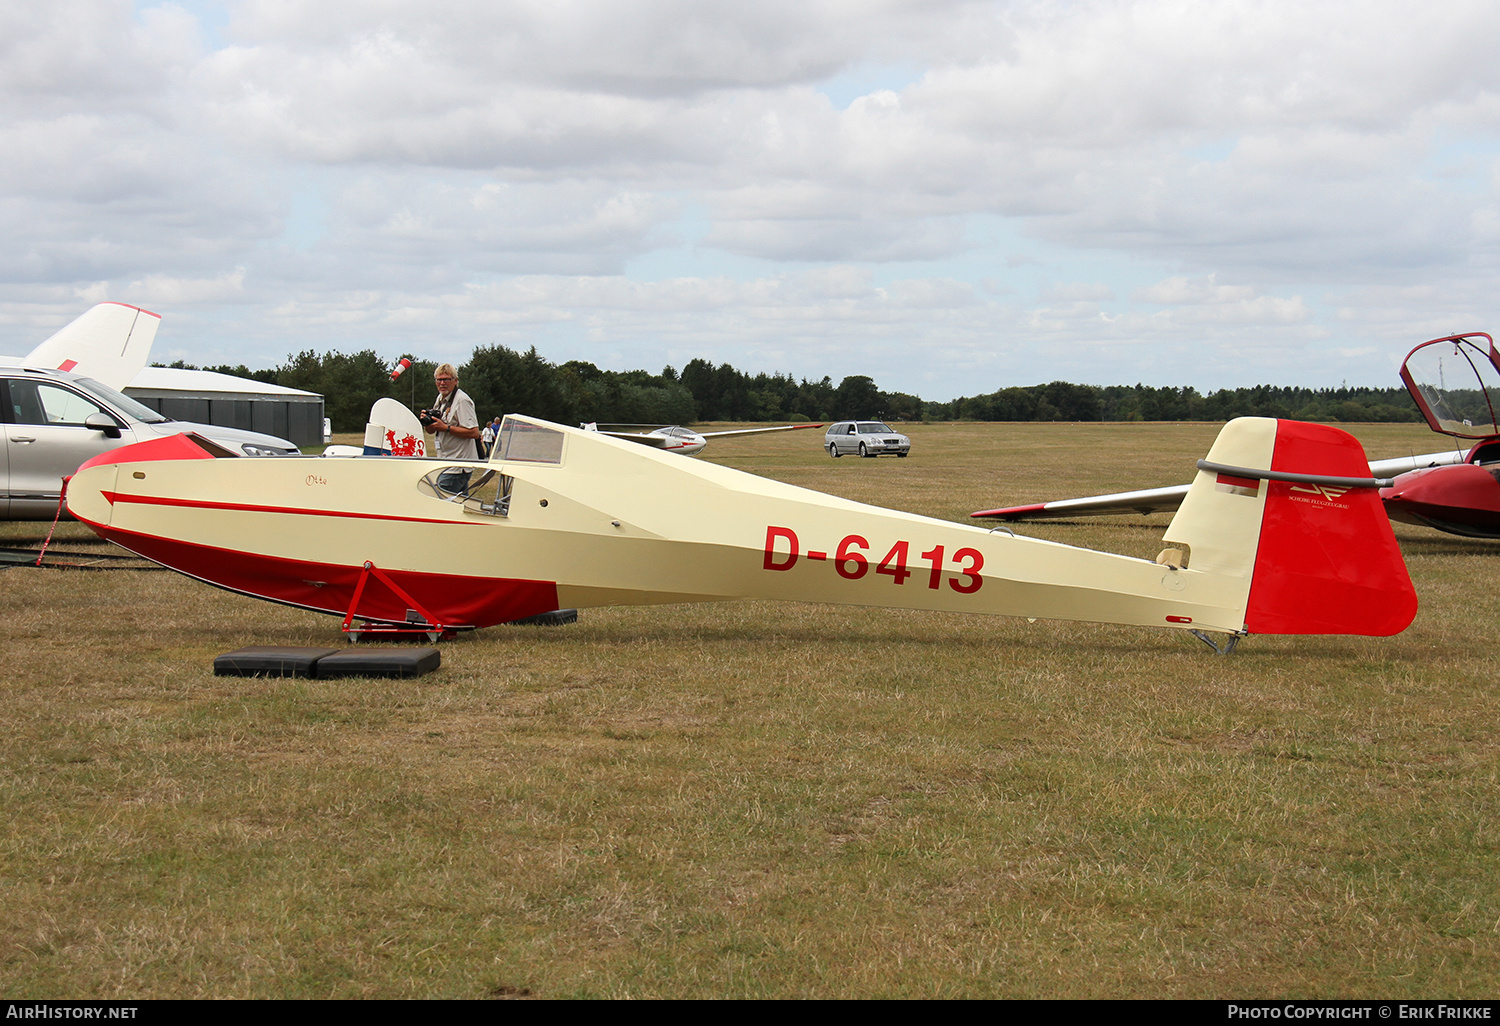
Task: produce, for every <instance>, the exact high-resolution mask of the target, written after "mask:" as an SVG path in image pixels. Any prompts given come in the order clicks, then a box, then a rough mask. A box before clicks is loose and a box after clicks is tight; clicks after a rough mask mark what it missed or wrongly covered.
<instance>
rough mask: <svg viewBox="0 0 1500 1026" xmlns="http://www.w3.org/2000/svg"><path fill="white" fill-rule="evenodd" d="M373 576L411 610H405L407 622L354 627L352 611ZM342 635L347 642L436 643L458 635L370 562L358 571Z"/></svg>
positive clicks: (356, 606) (366, 622) (366, 561)
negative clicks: (357, 581)
mask: <svg viewBox="0 0 1500 1026" xmlns="http://www.w3.org/2000/svg"><path fill="white" fill-rule="evenodd" d="M371 577H374V578H376V579H377V580H379V581H380V582H381V583H382V584H384V585H385V586H386V587H387V588H389V589H391V591H393V592H395V593H396V595H397V596H398V597H399V598H400V599H401V600H402V601H403V602H405V603H406V604H407V605H408V606H409V607H410V608H409V609H407V611H406V618H407V623H405V624H394V623H384V622H379V623H376V622H371V621H365V622H363V623H361V624H360V625H359V626H358V627H355V626H353V623H354V610H355V609H357V608H358V607H359V598H360V596H361V595H363V594H364V593H365V585H366V584H368V583H369V581H370V578H371ZM342 630H343V632H344V633H345V634H346V635H348V637H349V640H350V641H428V642H435V641H440V640H444V639H447V638H452V637H453V636H454V635H455V634H456V633H457V632H456V631H455V630H454V629H453V628H452V627H449V626H447V625H446V624H444V623H442V622H441V621H439V620H438V618H437V617H435V616H433V615H432V614H431V613H429V612H428V611H427V609H426V607H424V606H423V605H422V603H420V602H418V601H417V600H416V599H414V598H412V597H411V596H410V595H408V594H407V593H406V591H405V590H404V589H403V588H402V587H401V586H400V585H399V584H397V583H396V582H395V581H393V580H391V579H390V577H388V576H386V574H385V573H384V572H383V571H382V570H381V569H380V567H378V566H376V565H375V564H374V563H372V562H370V561H369V560H365V565H364V567H363V568H361V569H360V572H359V583H357V584H356V585H355V586H354V597H353V598H352V599H350V600H349V611H348V612H347V613H345V614H344V626H343V628H342Z"/></svg>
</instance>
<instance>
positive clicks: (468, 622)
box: [68, 416, 1417, 651]
mask: <svg viewBox="0 0 1500 1026" xmlns="http://www.w3.org/2000/svg"><path fill="white" fill-rule="evenodd" d="M233 457H234V454H233V453H230V452H228V451H226V450H223V449H220V448H219V447H217V446H215V445H213V444H212V443H210V442H206V441H204V440H201V439H194V438H192V437H191V436H181V435H179V436H174V437H172V438H164V439H160V440H158V441H153V442H146V443H143V444H139V445H135V446H130V447H126V448H123V449H118V450H115V451H113V452H109V453H105V454H103V455H101V456H99V457H97V458H95V459H93V460H90V461H89V462H88V463H86V464H84V466H82V467H81V468H79V471H78V473H77V474H76V475H74V477H73V478H72V481H71V484H70V486H69V488H68V508H69V510H70V511H71V512H72V514H73V515H74V516H75V517H77V518H78V519H79V520H81V521H83V522H85V523H87V524H88V525H89V526H91V527H92V528H93V529H94V530H95V531H96V532H97V533H98V534H100V535H101V536H102V537H105V538H107V539H109V540H111V541H113V542H116V543H117V544H119V545H121V546H123V547H125V548H127V549H130V550H131V551H133V552H137V553H139V554H141V555H143V556H146V557H147V558H149V559H152V560H155V561H156V562H158V563H161V564H163V565H165V566H168V567H171V568H172V569H175V570H178V571H180V572H182V573H184V574H187V575H189V576H192V577H196V578H198V579H200V580H203V581H206V582H208V583H210V584H215V585H218V586H220V587H223V588H228V589H230V590H232V591H238V592H242V593H244V594H247V595H252V596H255V597H257V598H263V599H268V600H270V601H273V602H282V603H287V604H289V605H294V606H300V607H302V608H306V609H311V610H317V611H320V612H325V613H332V614H335V615H343V616H344V618H345V621H344V622H345V625H346V627H347V625H348V624H349V623H350V622H352V620H354V619H355V618H359V619H361V620H365V621H370V622H376V623H383V624H390V625H409V624H411V623H414V622H415V623H418V624H424V625H427V626H431V627H433V628H435V629H442V630H447V629H462V628H475V627H484V626H488V625H492V624H498V623H505V622H509V621H514V620H519V619H522V618H525V617H529V616H533V615H537V614H542V613H547V612H549V611H551V610H555V609H559V608H563V607H583V606H604V605H632V604H659V603H677V602H716V601H724V600H729V599H741V598H753V599H770V600H776V601H797V602H833V603H844V604H849V605H862V606H887V607H894V608H906V609H926V610H942V611H950V612H964V613H991V614H998V615H1005V616H1025V617H1032V618H1050V619H1059V620H1088V621H1094V622H1101V623H1120V624H1138V625H1145V626H1156V627H1164V628H1169V629H1177V630H1184V631H1192V632H1194V633H1196V634H1197V635H1198V636H1199V637H1200V638H1202V639H1203V640H1205V641H1207V642H1208V643H1209V644H1212V645H1214V646H1215V647H1216V648H1218V649H1219V650H1221V651H1225V650H1227V649H1228V648H1229V647H1231V646H1232V644H1233V642H1234V641H1235V640H1237V639H1238V638H1239V637H1240V636H1241V635H1243V634H1246V633H1250V632H1254V633H1275V634H1365V635H1388V634H1394V633H1397V632H1399V631H1401V630H1403V629H1405V627H1406V626H1407V625H1408V624H1409V623H1410V622H1411V619H1412V617H1413V616H1414V615H1415V613H1416V607H1417V600H1416V595H1415V593H1414V591H1413V589H1412V586H1411V581H1410V579H1409V578H1408V576H1407V573H1406V567H1405V564H1404V563H1403V562H1402V560H1401V554H1400V550H1399V549H1398V548H1397V546H1396V543H1395V538H1394V536H1393V535H1392V533H1391V528H1390V523H1389V521H1388V520H1387V519H1386V517H1385V515H1384V513H1383V512H1382V510H1381V507H1380V503H1379V500H1378V498H1377V496H1376V493H1375V485H1376V482H1375V481H1373V480H1371V479H1369V478H1368V477H1366V474H1367V473H1368V467H1367V464H1366V460H1365V455H1364V451H1363V450H1362V449H1361V448H1360V445H1359V443H1358V441H1356V440H1355V439H1354V438H1353V437H1351V436H1350V435H1348V434H1345V433H1344V432H1342V431H1339V430H1337V429H1336V428H1332V427H1328V426H1326V425H1318V424H1301V423H1297V422H1295V421H1276V420H1268V419H1264V418H1245V419H1240V420H1236V421H1232V422H1231V423H1229V424H1228V425H1226V426H1225V427H1224V429H1223V430H1222V431H1221V432H1220V434H1219V437H1218V440H1217V441H1216V442H1215V443H1214V445H1213V448H1212V449H1211V450H1210V452H1209V454H1208V460H1207V461H1206V462H1205V463H1204V464H1203V466H1204V468H1205V469H1204V470H1202V471H1201V472H1200V473H1199V474H1198V479H1197V480H1196V481H1195V482H1194V484H1193V485H1192V487H1191V488H1190V489H1189V491H1188V494H1187V496H1186V498H1185V499H1184V500H1183V502H1182V507H1181V509H1180V510H1179V511H1178V512H1177V515H1176V517H1174V518H1173V520H1172V523H1171V525H1170V526H1169V527H1168V528H1167V532H1166V537H1165V540H1164V546H1163V551H1162V553H1161V555H1160V556H1158V557H1157V560H1156V561H1154V562H1153V561H1151V560H1145V559H1137V558H1132V557H1127V556H1116V555H1110V554H1108V553H1103V552H1095V551H1090V550H1086V549H1079V548H1073V547H1070V546H1066V545H1059V544H1056V543H1054V542H1048V541H1039V540H1036V539H1030V538H1019V537H1015V536H1013V535H1009V534H1004V533H999V532H990V531H985V530H983V529H981V528H978V527H973V526H970V525H966V524H955V523H951V522H948V521H944V520H935V519H932V518H930V517H923V516H917V515H915V514H911V513H902V512H898V511H895V510H889V509H881V508H878V507H875V506H867V505H863V504H861V503H857V502H852V501H850V500H848V499H842V498H838V497H835V496H832V495H826V494H823V493H820V492H815V491H810V490H808V489H804V488H797V487H794V486H792V485H788V484H783V483H780V482H777V481H771V480H767V479H765V478H761V477H756V476H754V475H751V474H746V473H743V472H741V471H737V470H732V469H729V468H727V467H723V466H718V465H716V464H712V463H705V462H701V461H698V460H679V459H676V458H675V457H674V456H672V455H671V454H670V453H667V452H663V451H658V450H656V449H653V448H649V447H647V446H643V445H638V444H635V443H632V442H626V441H621V440H619V439H616V438H612V437H610V436H608V435H605V434H603V433H600V432H596V431H583V430H579V429H577V428H569V427H563V426H561V425H558V424H550V423H547V422H546V421H540V420H536V419H533V418H529V417H519V416H510V417H507V418H506V419H505V421H504V423H503V425H502V428H501V433H500V438H499V439H498V440H497V442H496V444H495V447H494V452H493V454H492V455H491V458H490V460H489V461H488V462H479V461H472V462H463V461H451V460H440V459H431V458H428V459H414V458H407V459H396V458H382V457H378V456H376V457H365V458H362V459H347V460H327V459H320V458H316V457H309V458H305V459H298V458H295V457H294V458H288V459H275V460H255V459H236V458H233ZM455 473H457V476H458V477H459V478H460V480H461V481H464V482H466V484H464V485H463V486H462V487H461V490H460V491H456V492H455V491H453V490H451V489H453V488H454V487H455V486H454V477H455ZM1302 483H1314V484H1319V485H1323V486H1326V487H1328V488H1338V489H1348V490H1347V491H1344V492H1342V493H1341V494H1340V495H1339V497H1338V498H1337V499H1333V500H1326V501H1317V502H1309V501H1305V500H1304V498H1303V497H1302V496H1299V495H1298V494H1297V493H1296V492H1295V490H1294V489H1295V487H1296V486H1297V485H1299V484H1302ZM1221 642H1222V644H1221Z"/></svg>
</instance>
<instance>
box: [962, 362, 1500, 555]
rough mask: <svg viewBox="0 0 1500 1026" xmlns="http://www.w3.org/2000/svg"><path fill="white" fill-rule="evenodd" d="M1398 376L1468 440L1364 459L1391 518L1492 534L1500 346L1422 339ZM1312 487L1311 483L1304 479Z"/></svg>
mask: <svg viewBox="0 0 1500 1026" xmlns="http://www.w3.org/2000/svg"><path fill="white" fill-rule="evenodd" d="M1401 380H1402V381H1403V382H1405V384H1406V389H1407V391H1408V392H1410V393H1411V396H1412V398H1413V399H1414V400H1415V401H1416V404H1417V407H1418V408H1419V409H1420V410H1421V411H1422V416H1423V417H1425V418H1426V420H1427V424H1428V426H1429V427H1431V428H1432V430H1434V431H1436V432H1438V433H1440V434H1445V435H1451V436H1452V437H1454V438H1459V439H1464V440H1467V441H1471V442H1473V443H1474V444H1473V445H1471V446H1470V447H1469V448H1467V449H1456V450H1450V451H1448V452H1434V453H1426V454H1424V455H1421V456H1398V457H1396V458H1394V459H1388V460H1376V461H1374V462H1372V463H1371V464H1370V476H1371V477H1373V478H1378V479H1381V489H1380V499H1381V501H1382V502H1383V503H1384V504H1385V511H1386V513H1387V515H1389V516H1390V518H1391V519H1392V520H1399V521H1401V522H1402V523H1409V524H1420V525H1423V526H1426V527H1432V528H1436V529H1437V530H1439V531H1446V532H1448V533H1449V534H1459V535H1464V536H1466V537H1470V538H1500V416H1497V412H1500V352H1497V350H1496V348H1495V343H1494V340H1493V339H1492V338H1490V336H1489V335H1487V334H1485V333H1483V332H1475V333H1472V334H1468V335H1448V336H1445V337H1444V338H1436V339H1433V340H1432V341H1430V342H1423V343H1422V344H1421V345H1419V346H1417V347H1416V348H1415V349H1413V350H1412V351H1411V352H1410V353H1408V354H1407V355H1406V360H1405V361H1404V362H1403V363H1402V364H1401ZM1188 487H1189V486H1188V485H1173V486H1169V487H1166V488H1147V489H1142V490H1140V491H1134V492H1115V493H1113V494H1110V495H1091V496H1088V497H1086V498H1081V499H1058V500H1056V501H1053V502H1040V503H1035V504H1032V505H1027V506H1004V507H1001V508H999V509H987V510H980V511H979V512H977V513H971V514H970V516H973V517H978V518H987V519H993V520H1005V521H1009V522H1016V521H1021V520H1067V519H1072V518H1074V517H1090V516H1102V515H1106V514H1121V513H1140V514H1150V513H1169V512H1171V511H1172V510H1174V509H1176V508H1177V507H1178V505H1179V504H1181V502H1182V500H1183V497H1184V496H1185V495H1186V494H1187V492H1188ZM1307 487H1308V489H1309V490H1313V487H1312V486H1311V485H1309V486H1307Z"/></svg>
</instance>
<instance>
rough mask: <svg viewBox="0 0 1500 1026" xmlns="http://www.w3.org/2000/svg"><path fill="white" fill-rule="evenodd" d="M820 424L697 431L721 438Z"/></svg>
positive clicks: (816, 426) (817, 426)
mask: <svg viewBox="0 0 1500 1026" xmlns="http://www.w3.org/2000/svg"><path fill="white" fill-rule="evenodd" d="M822 426H823V425H822V424H784V425H782V426H780V427H763V428H741V429H740V430H738V431H702V432H699V433H700V434H702V435H703V437H704V438H723V437H725V436H726V435H763V434H766V433H767V432H770V431H801V430H802V429H803V428H820V427H822ZM616 437H619V436H616Z"/></svg>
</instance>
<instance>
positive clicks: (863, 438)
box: [823, 420, 911, 459]
mask: <svg viewBox="0 0 1500 1026" xmlns="http://www.w3.org/2000/svg"><path fill="white" fill-rule="evenodd" d="M823 448H825V449H827V450H828V455H830V456H832V457H833V458H834V459H838V458H839V457H840V456H842V455H844V454H845V453H849V454H850V455H853V454H854V453H859V455H861V456H901V457H905V456H906V454H907V453H909V452H911V439H910V438H907V437H906V436H905V435H903V434H901V433H900V432H899V431H892V430H891V429H890V428H889V427H887V426H886V425H885V424H882V423H881V422H880V421H878V420H845V421H840V422H839V423H837V424H835V425H833V427H831V428H829V429H828V434H826V435H824V436H823Z"/></svg>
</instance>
